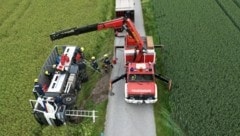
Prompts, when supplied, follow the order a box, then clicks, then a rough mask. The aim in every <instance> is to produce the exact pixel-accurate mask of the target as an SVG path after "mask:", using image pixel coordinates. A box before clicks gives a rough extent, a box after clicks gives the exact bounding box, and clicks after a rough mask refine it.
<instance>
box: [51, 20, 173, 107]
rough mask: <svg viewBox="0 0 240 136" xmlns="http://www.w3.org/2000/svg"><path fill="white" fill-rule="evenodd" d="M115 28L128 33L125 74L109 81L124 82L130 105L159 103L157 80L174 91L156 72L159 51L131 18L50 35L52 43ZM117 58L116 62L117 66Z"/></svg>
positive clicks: (169, 82) (114, 60)
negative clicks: (141, 33) (141, 34)
mask: <svg viewBox="0 0 240 136" xmlns="http://www.w3.org/2000/svg"><path fill="white" fill-rule="evenodd" d="M104 29H114V30H119V29H121V30H122V31H124V32H126V35H124V45H123V46H122V47H115V53H114V54H116V48H123V49H124V61H125V62H124V63H125V66H124V67H126V73H124V74H122V75H121V76H119V77H117V78H115V79H113V80H112V81H110V89H111V88H112V84H113V83H115V82H117V81H119V80H121V79H125V81H126V82H125V90H124V91H125V101H126V102H128V103H155V102H156V101H157V85H156V82H155V80H156V78H157V79H160V80H162V81H163V82H165V83H167V84H168V88H169V90H170V89H171V82H172V81H171V80H170V79H168V78H167V77H164V76H163V75H161V74H156V73H155V64H156V52H155V47H156V46H155V45H154V44H153V39H152V37H151V36H146V37H141V36H140V34H139V33H138V31H137V29H136V27H135V26H134V23H133V22H132V21H131V19H129V18H126V17H121V18H116V19H113V20H110V21H106V22H101V23H96V24H92V25H87V26H84V27H74V28H70V29H66V30H62V31H58V32H54V33H52V34H51V35H50V39H51V40H52V41H54V40H57V39H62V38H65V37H69V36H74V35H80V34H83V33H87V32H92V31H100V30H104ZM116 60H117V58H116V55H115V57H114V59H113V62H114V63H115V62H116Z"/></svg>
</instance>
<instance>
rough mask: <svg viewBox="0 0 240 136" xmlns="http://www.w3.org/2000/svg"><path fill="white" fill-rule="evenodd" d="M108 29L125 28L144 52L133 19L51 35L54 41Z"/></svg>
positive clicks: (123, 19)
mask: <svg viewBox="0 0 240 136" xmlns="http://www.w3.org/2000/svg"><path fill="white" fill-rule="evenodd" d="M108 28H113V29H118V28H123V29H124V30H126V31H127V32H128V34H129V35H130V36H131V37H132V38H133V39H134V40H135V41H136V43H137V49H139V51H140V52H142V49H143V44H144V42H143V40H142V38H141V36H140V34H139V33H138V31H137V30H136V28H135V26H134V24H133V22H132V21H131V19H129V18H124V17H122V18H117V19H113V20H110V21H106V22H102V23H97V24H92V25H87V26H84V27H79V28H77V27H74V28H70V29H66V30H62V31H59V32H54V33H52V34H51V35H50V38H51V40H52V41H54V40H57V39H62V38H64V37H69V36H73V35H79V34H83V33H88V32H92V31H100V30H104V29H108Z"/></svg>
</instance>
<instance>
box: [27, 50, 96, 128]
mask: <svg viewBox="0 0 240 136" xmlns="http://www.w3.org/2000/svg"><path fill="white" fill-rule="evenodd" d="M60 52H61V53H60ZM77 55H82V56H83V54H82V52H81V49H80V48H79V47H77V46H69V45H66V46H56V47H55V48H54V49H53V50H52V52H51V54H50V55H49V57H48V59H47V60H46V62H45V64H44V65H43V67H42V69H41V73H40V75H39V77H38V79H37V80H36V81H37V83H35V84H38V87H39V86H40V87H41V88H40V89H42V91H43V92H44V95H40V94H39V92H38V89H39V88H38V89H36V87H34V88H33V94H34V96H35V98H36V100H29V101H30V104H31V107H32V110H33V112H32V113H33V115H34V117H35V119H36V120H37V122H38V123H40V124H41V125H53V126H60V125H63V124H65V123H66V122H67V121H69V119H70V117H71V116H81V117H83V116H89V117H94V119H95V111H83V110H81V111H80V110H75V109H74V104H75V102H76V99H77V94H78V92H79V91H80V90H81V84H82V83H83V82H86V81H87V80H88V76H87V73H86V65H85V64H84V62H83V58H79V57H78V60H76V56H77ZM53 66H54V67H53ZM46 71H48V72H49V73H51V74H52V75H51V77H50V78H49V76H48V75H46V74H45V72H46ZM90 114H91V115H90Z"/></svg>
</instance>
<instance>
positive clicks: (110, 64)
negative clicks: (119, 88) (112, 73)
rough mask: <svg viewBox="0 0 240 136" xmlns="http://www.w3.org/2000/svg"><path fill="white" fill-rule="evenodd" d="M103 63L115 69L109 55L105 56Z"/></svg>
mask: <svg viewBox="0 0 240 136" xmlns="http://www.w3.org/2000/svg"><path fill="white" fill-rule="evenodd" d="M103 63H104V64H105V65H108V66H111V67H112V68H113V65H112V63H111V61H110V59H109V58H108V54H104V58H103Z"/></svg>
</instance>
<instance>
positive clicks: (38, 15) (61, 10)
mask: <svg viewBox="0 0 240 136" xmlns="http://www.w3.org/2000/svg"><path fill="white" fill-rule="evenodd" d="M113 2H114V1H110V0H101V1H81V2H79V1H77V0H69V1H62V0H56V1H47V0H41V1H31V0H12V1H7V0H3V1H2V2H1V5H0V12H1V15H0V48H1V50H0V56H1V59H0V66H1V69H0V73H1V77H0V90H1V94H0V107H1V110H0V120H1V123H0V129H1V132H0V134H1V135H4V136H8V135H10V136H12V135H76V134H78V135H86V136H87V135H99V133H100V132H101V131H102V129H103V123H104V118H105V110H104V109H105V107H106V103H107V102H104V103H101V104H99V105H93V102H92V101H91V100H89V101H88V102H87V104H86V108H91V109H93V108H94V109H96V110H99V116H101V118H99V119H98V120H97V123H96V124H94V125H92V123H90V122H91V120H90V119H89V120H88V119H86V120H84V123H82V124H79V125H68V126H63V127H59V128H54V129H53V128H52V127H49V126H48V127H45V126H44V127H41V126H40V125H38V123H37V122H36V121H35V119H34V118H33V116H32V114H31V112H32V111H31V108H30V104H29V102H28V100H29V99H31V98H33V95H32V88H33V79H34V78H36V77H37V76H38V74H39V73H38V72H39V71H40V68H41V66H42V65H43V63H44V61H45V59H46V58H47V57H48V55H49V53H50V51H51V50H52V48H53V47H54V45H62V44H71V45H79V46H83V47H85V54H86V57H87V58H90V56H91V55H95V56H97V57H100V55H103V54H104V51H106V50H108V49H109V48H112V47H113V46H112V43H113V38H112V39H111V38H109V39H106V40H105V38H104V37H111V36H112V35H113V34H112V31H111V30H110V31H102V32H92V33H88V34H84V35H81V36H78V37H71V38H66V39H63V40H59V41H56V42H53V43H52V42H51V41H50V39H49V34H51V33H52V32H55V31H58V30H61V29H65V28H70V27H74V26H83V25H87V24H92V23H97V22H100V21H103V20H107V19H110V18H112V15H113V5H114V3H113ZM99 13H101V14H99ZM97 47H100V49H99V50H95V49H96V48H97ZM109 51H111V49H109ZM98 52H102V54H99V53H98ZM96 77H99V76H98V75H94V78H92V76H91V77H90V82H89V83H88V84H84V86H83V90H82V94H81V95H83V97H84V96H85V97H87V96H88V95H89V94H90V90H91V89H92V88H93V87H94V82H96V81H97V78H96ZM93 130H94V131H93Z"/></svg>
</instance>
